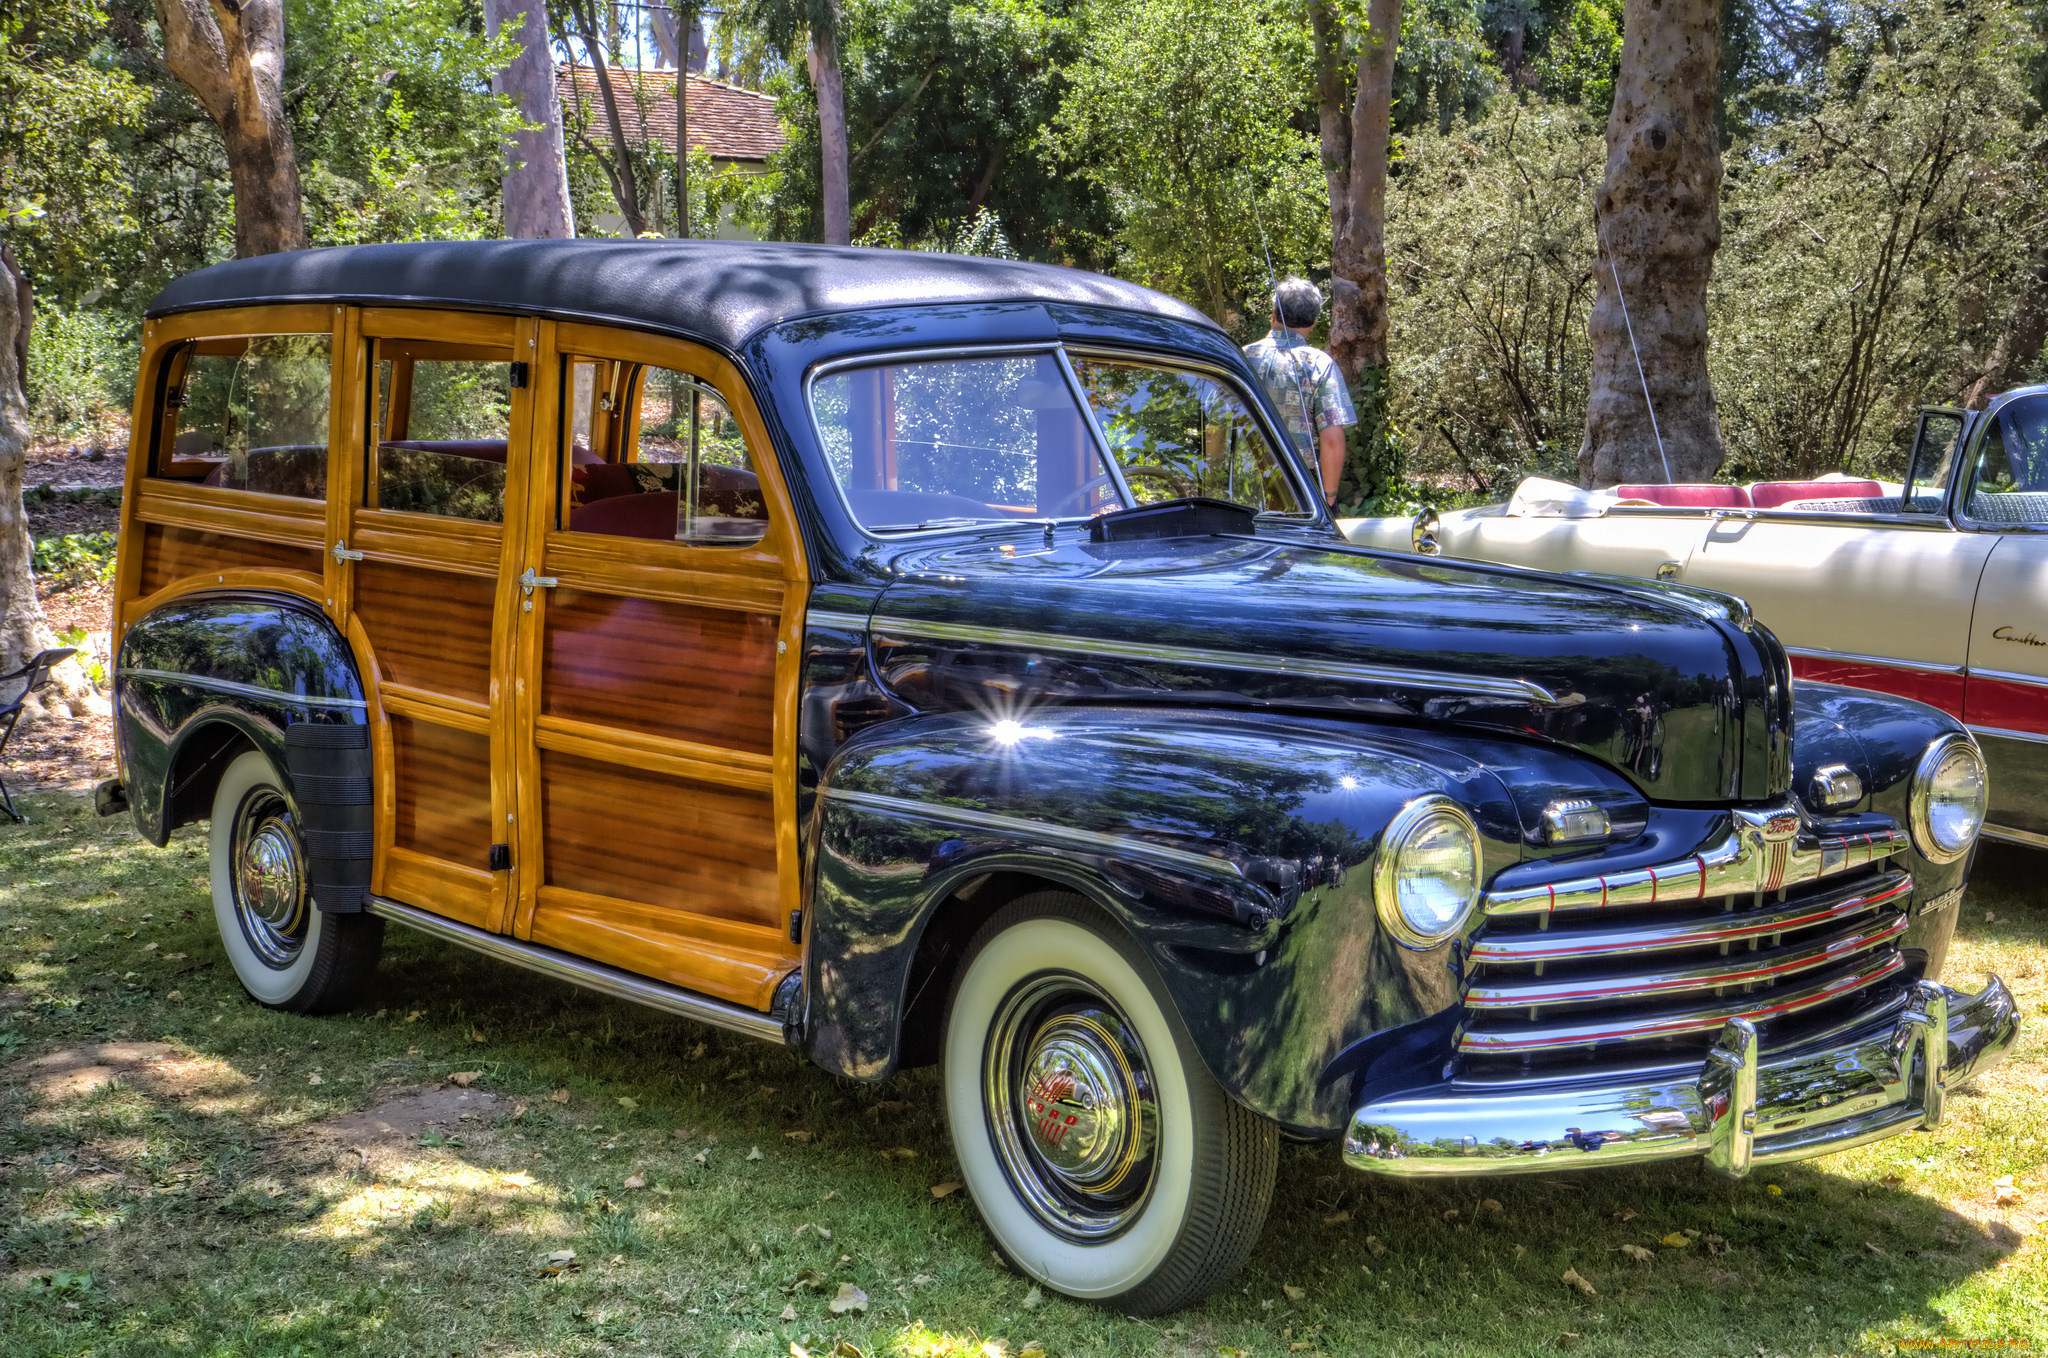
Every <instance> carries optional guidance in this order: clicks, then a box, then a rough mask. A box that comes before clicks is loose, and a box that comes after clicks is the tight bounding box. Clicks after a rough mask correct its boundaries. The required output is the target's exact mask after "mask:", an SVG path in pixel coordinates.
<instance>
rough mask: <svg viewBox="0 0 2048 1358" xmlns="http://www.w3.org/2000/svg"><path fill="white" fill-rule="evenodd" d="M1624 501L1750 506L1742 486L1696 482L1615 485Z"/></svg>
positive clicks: (1675, 505)
mask: <svg viewBox="0 0 2048 1358" xmlns="http://www.w3.org/2000/svg"><path fill="white" fill-rule="evenodd" d="M1614 493H1615V494H1616V495H1619V496H1620V497H1621V498H1622V499H1624V500H1648V501H1649V502H1650V503H1651V504H1654V505H1667V506H1669V507H1670V508H1672V509H1748V508H1749V504H1750V501H1749V492H1748V491H1746V490H1744V489H1743V488H1742V487H1741V486H1723V485H1718V484H1712V483H1703V482H1695V483H1691V484H1687V485H1677V486H1616V487H1615V488H1614Z"/></svg>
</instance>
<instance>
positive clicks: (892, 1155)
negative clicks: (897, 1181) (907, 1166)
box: [882, 1146, 917, 1160]
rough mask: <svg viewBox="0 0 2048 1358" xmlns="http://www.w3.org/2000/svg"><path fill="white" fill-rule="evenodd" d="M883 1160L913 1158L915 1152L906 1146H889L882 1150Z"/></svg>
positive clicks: (915, 1155)
mask: <svg viewBox="0 0 2048 1358" xmlns="http://www.w3.org/2000/svg"><path fill="white" fill-rule="evenodd" d="M882 1158H883V1159H884V1160H915V1159H916V1158H917V1152H916V1151H914V1150H912V1149H910V1147H908V1146H891V1147H889V1149H887V1150H885V1151H883V1152H882Z"/></svg>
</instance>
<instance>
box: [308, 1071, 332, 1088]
mask: <svg viewBox="0 0 2048 1358" xmlns="http://www.w3.org/2000/svg"><path fill="white" fill-rule="evenodd" d="M306 1083H307V1084H309V1085H323V1084H326V1083H327V1081H325V1080H323V1079H321V1078H320V1072H319V1071H317V1070H316V1071H314V1072H313V1073H312V1074H310V1075H308V1076H307V1077H306Z"/></svg>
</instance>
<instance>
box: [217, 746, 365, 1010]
mask: <svg viewBox="0 0 2048 1358" xmlns="http://www.w3.org/2000/svg"><path fill="white" fill-rule="evenodd" d="M208 839H209V842H210V850H211V858H212V862H211V867H212V879H213V917H214V923H215V924H216V925H217V926H218V927H219V929H220V938H221V943H222V945H223V946H224V947H225V948H226V949H227V954H228V961H229V962H230V963H231V964H232V965H233V966H234V969H235V978H236V979H237V980H239V981H240V982H241V983H242V988H243V989H244V990H246V991H248V992H249V994H250V996H251V997H252V998H253V999H256V1000H258V1001H260V1002H261V1003H263V1004H266V1005H269V1006H270V1007H271V1008H273V1009H289V1010H293V1011H295V1012H298V1013H305V1014H315V1013H332V1012H334V1011H336V1010H340V1009H345V1008H347V1007H348V1006H349V1005H350V1004H352V1003H353V1002H354V1001H355V999H356V996H357V995H358V994H360V993H361V991H362V988H363V985H364V983H366V982H367V981H368V980H369V978H370V976H371V975H372V974H374V973H375V971H376V969H377V954H378V952H379V951H380V948H381V945H382V942H383V937H384V922H383V921H382V920H380V919H377V918H375V917H373V916H369V915H330V914H326V913H323V912H322V911H320V910H316V909H315V908H314V906H313V891H312V886H311V883H310V882H309V880H308V878H307V854H306V846H305V833H304V830H303V828H302V826H301V824H300V819H299V813H298V808H297V806H296V805H295V804H294V802H293V801H292V798H291V795H290V793H289V792H288V791H287V790H286V789H285V786H284V781H283V779H281V778H280V777H279V776H278V773H277V769H276V768H275V767H274V766H273V765H272V764H271V762H270V760H269V759H268V758H266V757H265V756H264V755H262V754H260V753H258V752H257V751H255V750H251V751H249V752H248V753H246V754H243V755H240V756H238V757H237V758H236V759H235V761H234V762H233V763H232V764H229V765H228V767H227V772H225V773H223V774H222V775H221V780H220V786H219V787H218V788H216V789H215V791H214V795H213V820H212V824H211V825H210V826H209V827H208Z"/></svg>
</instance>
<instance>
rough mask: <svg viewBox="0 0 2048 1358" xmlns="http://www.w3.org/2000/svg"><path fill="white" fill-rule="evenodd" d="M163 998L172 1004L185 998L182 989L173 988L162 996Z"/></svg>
mask: <svg viewBox="0 0 2048 1358" xmlns="http://www.w3.org/2000/svg"><path fill="white" fill-rule="evenodd" d="M164 998H165V999H167V1000H169V1001H170V1002H171V1003H172V1004H177V1003H179V1002H180V1001H182V1000H183V999H184V998H185V992H184V991H182V990H173V991H172V992H171V993H170V994H168V995H166V996H164Z"/></svg>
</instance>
